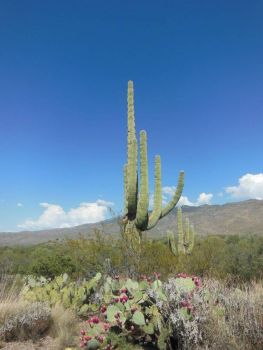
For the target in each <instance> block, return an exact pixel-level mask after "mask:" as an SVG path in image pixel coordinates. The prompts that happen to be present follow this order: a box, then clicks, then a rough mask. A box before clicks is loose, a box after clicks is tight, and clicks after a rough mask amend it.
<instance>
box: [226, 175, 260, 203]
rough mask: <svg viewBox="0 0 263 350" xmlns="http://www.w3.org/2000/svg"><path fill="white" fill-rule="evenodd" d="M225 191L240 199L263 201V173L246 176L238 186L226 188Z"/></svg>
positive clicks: (242, 177) (241, 178) (239, 181)
mask: <svg viewBox="0 0 263 350" xmlns="http://www.w3.org/2000/svg"><path fill="white" fill-rule="evenodd" d="M225 191H226V193H229V194H230V195H231V196H232V197H234V198H238V199H249V198H250V199H251V198H253V199H263V173H259V174H245V175H243V176H241V177H240V178H239V180H238V185H237V186H229V187H226V189H225Z"/></svg>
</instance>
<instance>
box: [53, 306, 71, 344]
mask: <svg viewBox="0 0 263 350" xmlns="http://www.w3.org/2000/svg"><path fill="white" fill-rule="evenodd" d="M51 317H52V321H53V323H52V327H51V329H50V334H51V335H52V337H54V338H55V344H56V345H55V348H56V350H62V349H65V348H66V347H71V346H74V345H76V342H77V340H78V339H76V335H77V334H78V320H77V318H76V316H75V314H74V312H73V311H72V310H70V309H66V310H65V309H64V308H63V307H62V306H61V305H59V304H57V305H55V306H54V307H53V308H52V310H51Z"/></svg>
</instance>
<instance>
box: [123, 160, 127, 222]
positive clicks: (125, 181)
mask: <svg viewBox="0 0 263 350" xmlns="http://www.w3.org/2000/svg"><path fill="white" fill-rule="evenodd" d="M123 175H124V216H126V215H127V214H128V166H127V164H125V165H124V169H123Z"/></svg>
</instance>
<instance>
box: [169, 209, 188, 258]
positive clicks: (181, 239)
mask: <svg viewBox="0 0 263 350" xmlns="http://www.w3.org/2000/svg"><path fill="white" fill-rule="evenodd" d="M185 225H186V227H185V228H184V227H183V215H182V209H181V208H178V211H177V232H178V243H177V247H176V239H175V236H174V233H173V232H171V231H168V232H167V236H168V243H169V247H170V250H171V252H172V253H173V254H174V255H182V254H190V253H191V251H192V250H193V247H194V229H193V227H192V226H191V225H190V222H189V219H186V220H185Z"/></svg>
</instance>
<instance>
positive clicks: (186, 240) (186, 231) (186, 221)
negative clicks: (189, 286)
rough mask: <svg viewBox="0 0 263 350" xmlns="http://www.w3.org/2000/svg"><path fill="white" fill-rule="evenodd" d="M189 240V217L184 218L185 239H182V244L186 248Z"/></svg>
mask: <svg viewBox="0 0 263 350" xmlns="http://www.w3.org/2000/svg"><path fill="white" fill-rule="evenodd" d="M189 242H190V222H189V219H185V239H184V246H185V248H186V250H187V249H188V247H189Z"/></svg>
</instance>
